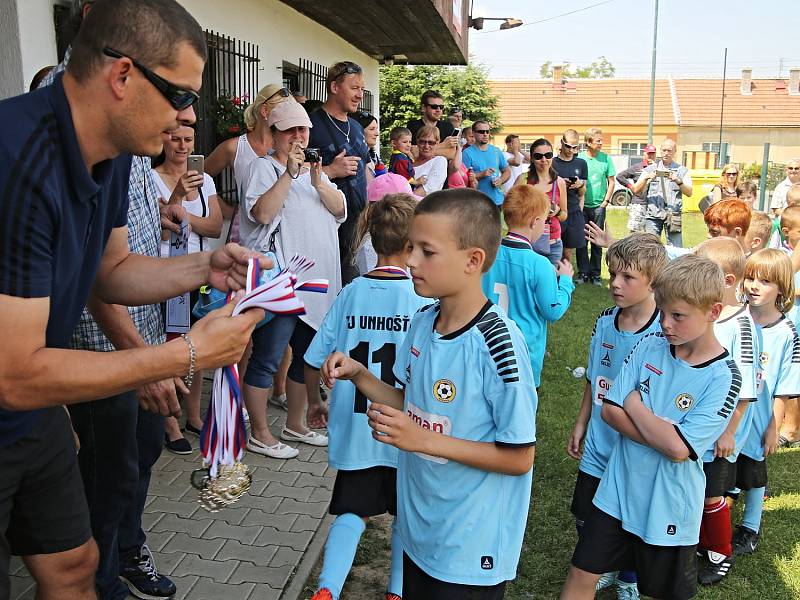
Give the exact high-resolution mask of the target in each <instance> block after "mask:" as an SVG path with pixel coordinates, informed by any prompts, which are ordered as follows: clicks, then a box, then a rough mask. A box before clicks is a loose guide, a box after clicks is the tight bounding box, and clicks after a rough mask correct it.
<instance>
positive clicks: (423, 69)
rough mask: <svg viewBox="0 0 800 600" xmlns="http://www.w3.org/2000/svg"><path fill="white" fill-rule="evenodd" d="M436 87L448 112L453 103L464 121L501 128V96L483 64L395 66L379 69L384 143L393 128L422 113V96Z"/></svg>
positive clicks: (497, 129) (403, 125) (401, 125)
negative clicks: (483, 123)
mask: <svg viewBox="0 0 800 600" xmlns="http://www.w3.org/2000/svg"><path fill="white" fill-rule="evenodd" d="M426 90H436V91H438V92H439V93H440V94H441V95H442V98H443V99H444V104H445V114H447V112H448V111H449V109H450V108H452V107H453V106H458V107H459V108H461V109H462V110H463V111H464V122H465V123H466V124H469V123H472V122H473V121H476V120H477V119H485V120H487V121H489V122H490V123H491V124H492V125H493V127H494V130H496V131H499V130H500V129H501V124H500V122H499V119H500V113H499V111H498V108H497V103H498V98H497V96H495V95H494V94H492V93H491V91H490V89H489V84H488V81H487V71H486V68H485V67H484V66H483V65H477V64H470V65H467V66H466V67H450V66H444V65H415V66H406V65H393V66H382V67H381V69H380V101H381V120H380V123H381V143H382V144H383V145H388V143H389V131H390V130H391V129H392V127H405V126H406V124H407V123H408V122H409V121H412V120H413V119H418V118H419V116H420V105H419V99H420V96H422V94H423V93H424V92H425V91H426Z"/></svg>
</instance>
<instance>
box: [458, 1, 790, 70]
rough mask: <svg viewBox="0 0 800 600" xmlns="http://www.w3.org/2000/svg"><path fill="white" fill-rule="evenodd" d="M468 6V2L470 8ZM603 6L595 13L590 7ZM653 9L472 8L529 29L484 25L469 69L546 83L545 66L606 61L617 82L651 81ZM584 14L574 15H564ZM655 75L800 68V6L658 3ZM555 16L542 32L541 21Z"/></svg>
mask: <svg viewBox="0 0 800 600" xmlns="http://www.w3.org/2000/svg"><path fill="white" fill-rule="evenodd" d="M467 1H469V0H464V2H467ZM592 5H596V6H592ZM654 6H655V0H559V1H558V2H553V1H551V2H542V1H541V0H474V5H473V16H475V17H512V18H517V19H521V20H522V21H523V23H525V25H523V26H522V27H518V28H515V29H510V30H505V31H499V30H498V26H499V25H500V22H499V21H486V22H485V26H484V29H483V31H476V30H474V29H470V38H469V51H470V55H471V57H472V58H471V60H473V61H476V62H480V63H483V64H484V65H485V66H487V67H488V68H489V74H490V78H491V79H533V78H539V67H540V65H541V64H542V63H544V62H546V61H548V60H550V61H553V62H554V63H559V62H570V63H572V64H579V65H583V64H589V63H591V62H593V61H595V60H597V58H598V57H599V56H605V57H606V58H608V60H609V61H610V62H611V63H612V64H613V65H614V66H615V67H616V76H617V77H629V78H649V77H650V68H651V58H652V45H653V9H654ZM571 11H578V12H575V13H574V14H570V15H567V16H561V17H557V16H558V15H561V14H564V13H567V12H571ZM658 13H659V14H658V46H657V57H656V61H657V63H656V74H657V76H659V77H662V76H666V75H668V74H672V75H673V76H680V77H722V69H723V57H724V51H725V47H726V46H727V48H728V69H727V73H728V77H733V78H738V77H740V75H741V69H742V68H745V67H751V68H752V69H753V77H777V76H778V72H779V68H780V62H781V59H783V71H782V74H781V75H782V76H783V77H788V73H789V68H800V0H755V1H754V0H660V2H659V10H658ZM551 17H557V18H554V19H552V20H547V21H545V22H541V23H535V21H540V20H543V19H549V18H551Z"/></svg>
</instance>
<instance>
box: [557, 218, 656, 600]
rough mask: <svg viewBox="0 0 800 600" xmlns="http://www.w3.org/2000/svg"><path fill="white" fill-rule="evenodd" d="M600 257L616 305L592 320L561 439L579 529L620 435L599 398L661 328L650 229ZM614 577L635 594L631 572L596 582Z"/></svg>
mask: <svg viewBox="0 0 800 600" xmlns="http://www.w3.org/2000/svg"><path fill="white" fill-rule="evenodd" d="M606 262H607V263H608V271H609V283H608V287H609V291H610V292H611V297H612V299H613V300H614V304H615V305H616V306H614V307H612V308H607V309H606V310H604V311H603V312H602V313H600V315H599V316H598V317H597V320H596V321H595V325H594V329H593V330H592V339H591V341H590V342H589V361H588V367H587V369H586V386H585V387H584V392H583V401H582V403H581V408H580V411H579V412H578V416H577V418H576V420H575V427H574V428H573V430H572V435H571V436H570V439H569V441H568V443H567V454H569V455H570V456H571V457H572V458H574V459H579V460H580V461H581V463H580V467H579V470H578V479H577V481H576V482H575V491H574V493H573V496H572V507H571V509H572V514H573V515H575V523H576V526H577V528H578V532H579V533H580V531H581V529H582V528H583V523H584V521H585V520H586V519H587V517H588V516H589V513H591V512H592V499H593V498H594V494H595V492H596V491H597V486H598V485H600V478H601V477H602V476H603V473H604V472H605V470H606V465H607V464H608V459H609V456H610V455H611V451H612V450H613V449H614V445H615V444H616V443H617V440H618V439H619V435H620V434H619V433H618V432H617V431H616V430H614V429H612V428H611V427H610V426H609V425H608V424H607V423H606V422H605V421H603V419H602V418H601V416H600V412H601V407H602V406H603V400H604V398H605V397H606V394H608V391H609V390H610V389H611V386H612V385H613V383H614V379H615V378H616V377H617V374H618V373H619V370H620V369H621V368H622V363H623V361H624V360H625V358H626V357H627V356H628V354H630V351H631V350H632V349H633V347H634V346H635V345H636V344H637V343H638V342H639V340H641V339H642V338H643V337H644V336H646V335H648V334H650V333H653V332H656V331H661V325H660V324H659V322H658V309H657V308H656V301H655V298H654V297H653V288H652V282H653V280H654V279H655V277H656V275H658V273H660V272H661V269H663V268H664V266H665V265H666V264H667V253H666V251H665V250H664V246H663V245H662V244H661V240H659V239H658V238H657V237H656V236H655V235H654V234H652V233H634V234H632V235H629V236H628V237H625V238H623V239H621V240H619V241H617V242H614V243H613V244H612V245H611V247H610V248H609V249H608V253H607V254H606ZM587 429H588V433H587ZM584 436H585V438H586V441H585V443H584ZM582 443H583V452H581V444H582ZM615 583H616V585H617V596H618V598H620V599H628V598H638V597H639V596H638V592H637V591H636V573H635V572H633V571H623V572H620V573H619V574H617V573H606V574H604V575H603V577H602V578H601V580H600V582H599V584H598V588H599V589H603V588H606V587H609V586H611V585H613V584H615Z"/></svg>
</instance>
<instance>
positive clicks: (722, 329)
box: [703, 306, 758, 463]
mask: <svg viewBox="0 0 800 600" xmlns="http://www.w3.org/2000/svg"><path fill="white" fill-rule="evenodd" d="M714 335H715V336H716V338H717V341H718V342H719V343H720V345H721V346H722V347H723V348H725V349H726V350H727V351H728V354H730V355H731V357H732V358H733V360H734V361H735V362H736V366H737V367H738V368H739V373H741V375H742V387H741V389H740V390H739V400H737V402H748V403H749V404H752V403H753V402H755V401H756V399H757V397H758V393H757V392H756V382H757V372H758V369H757V368H756V361H755V357H756V356H758V335H757V333H756V324H755V323H754V322H753V318H752V317H751V316H750V313H749V312H748V310H747V308H746V307H744V306H743V307H742V308H741V309H739V310H738V311H737V312H735V313H734V314H732V315H731V316H730V317H726V318H725V319H718V320H717V321H716V322H715V323H714ZM754 411H755V408H754V407H753V406H748V407H747V409H746V410H745V413H744V415H743V416H742V420H741V421H739V425H738V426H737V427H736V433H734V435H733V439H734V443H735V447H734V450H733V454H731V455H730V456H727V457H726V458H727V459H728V462H732V463H733V462H736V459H737V458H738V457H739V452H740V451H741V449H742V445H743V444H744V442H745V440H746V439H747V435H748V434H749V433H750V425H751V424H752V422H753V413H754ZM714 442H715V443H716V440H714ZM714 446H715V444H711V447H710V448H709V449H708V450H706V453H705V454H704V455H703V462H713V461H714Z"/></svg>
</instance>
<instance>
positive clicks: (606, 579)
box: [594, 571, 617, 592]
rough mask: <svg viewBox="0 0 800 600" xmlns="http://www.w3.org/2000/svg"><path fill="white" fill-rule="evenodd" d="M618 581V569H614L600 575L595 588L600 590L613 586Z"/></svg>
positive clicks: (597, 590)
mask: <svg viewBox="0 0 800 600" xmlns="http://www.w3.org/2000/svg"><path fill="white" fill-rule="evenodd" d="M616 581H617V571H612V572H611V573H603V574H602V575H601V576H600V581H598V582H597V585H596V586H595V588H594V590H595V591H596V592H599V591H600V590H604V589H606V588H609V587H611V586H612V585H614V582H616Z"/></svg>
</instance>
